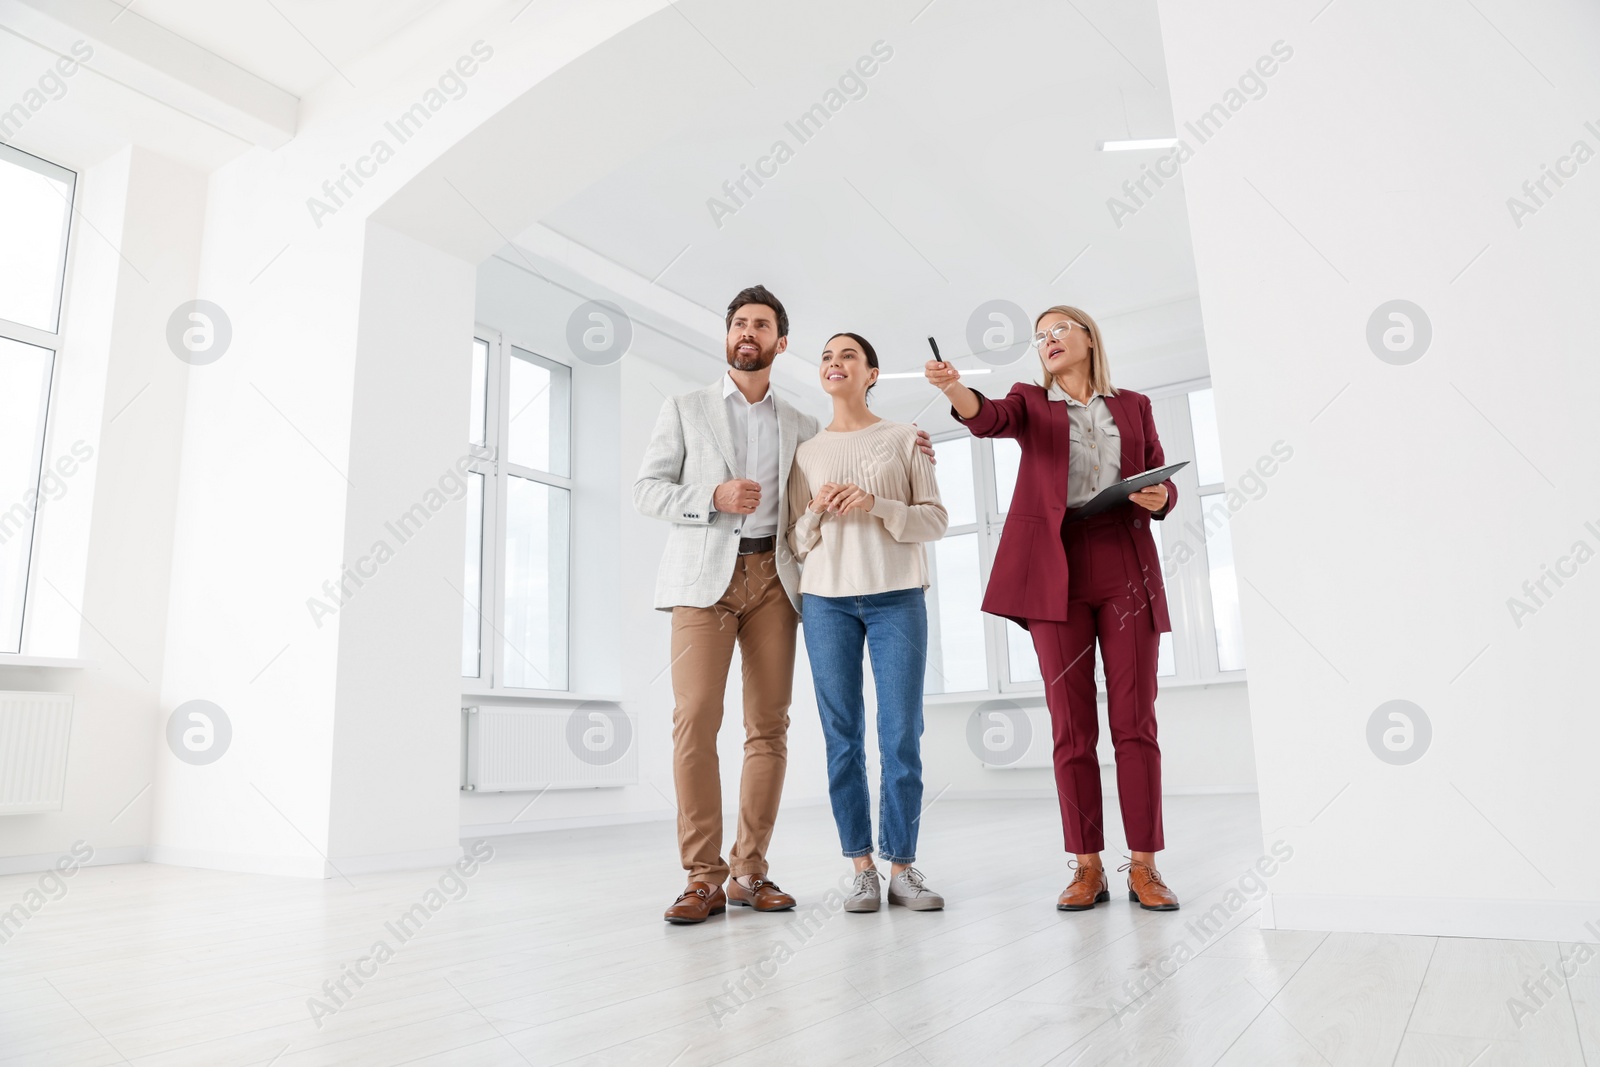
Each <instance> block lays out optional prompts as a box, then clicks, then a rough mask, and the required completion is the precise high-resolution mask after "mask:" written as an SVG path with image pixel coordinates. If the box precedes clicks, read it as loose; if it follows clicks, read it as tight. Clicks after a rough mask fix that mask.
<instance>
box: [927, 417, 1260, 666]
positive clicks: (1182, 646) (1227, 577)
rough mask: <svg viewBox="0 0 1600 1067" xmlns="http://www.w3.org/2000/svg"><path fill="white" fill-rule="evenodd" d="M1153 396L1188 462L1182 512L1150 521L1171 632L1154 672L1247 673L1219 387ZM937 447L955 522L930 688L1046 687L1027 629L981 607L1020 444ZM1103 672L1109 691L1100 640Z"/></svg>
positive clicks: (938, 605)
mask: <svg viewBox="0 0 1600 1067" xmlns="http://www.w3.org/2000/svg"><path fill="white" fill-rule="evenodd" d="M1150 396H1151V407H1152V409H1153V413H1154V415H1155V421H1156V431H1157V433H1159V434H1160V435H1161V444H1162V448H1163V449H1164V450H1165V452H1166V458H1167V462H1168V463H1176V462H1178V461H1179V460H1188V461H1189V466H1187V467H1185V468H1184V469H1183V470H1181V471H1179V472H1178V474H1177V476H1176V477H1175V478H1174V479H1173V480H1174V482H1175V483H1176V484H1177V486H1178V508H1177V510H1176V511H1175V512H1174V513H1173V514H1172V515H1171V516H1170V517H1169V518H1168V519H1166V520H1164V521H1162V522H1152V523H1151V524H1150V530H1151V533H1152V534H1154V535H1155V541H1156V549H1157V551H1158V552H1159V553H1160V555H1161V558H1162V560H1163V566H1162V574H1163V577H1164V579H1165V582H1166V589H1167V606H1168V609H1169V613H1170V615H1171V617H1172V632H1171V633H1165V634H1162V635H1161V645H1160V657H1159V660H1158V662H1157V667H1156V673H1157V675H1158V676H1159V677H1161V678H1162V679H1163V680H1165V681H1182V682H1205V681H1223V680H1228V679H1232V678H1240V677H1243V675H1242V673H1241V672H1242V671H1243V670H1244V640H1243V632H1242V627H1241V625H1240V617H1239V594H1238V588H1237V585H1236V581H1235V578H1234V571H1233V543H1232V540H1231V538H1230V537H1229V529H1228V521H1227V520H1228V515H1229V514H1230V512H1229V510H1228V508H1227V505H1226V503H1224V501H1225V497H1226V487H1225V485H1224V484H1223V475H1222V447H1221V444H1220V442H1219V440H1218V436H1217V419H1216V407H1215V404H1214V403H1213V400H1212V393H1211V390H1210V388H1209V387H1204V388H1193V387H1191V388H1182V387H1180V388H1175V389H1169V390H1164V391H1152V392H1151V394H1150ZM934 448H935V450H936V452H937V453H938V460H939V462H938V471H939V492H940V495H941V496H942V497H943V498H944V501H945V504H946V507H947V508H948V509H949V512H950V528H949V530H948V531H947V532H946V534H945V536H944V539H943V540H941V541H939V542H938V543H937V544H935V545H932V546H930V550H931V553H932V557H933V558H932V565H933V566H932V569H933V578H932V588H931V589H930V590H929V597H930V599H929V623H930V626H929V633H930V641H929V649H928V653H929V654H928V660H929V662H928V673H927V692H929V693H930V694H931V693H986V692H987V693H1017V692H1024V693H1025V692H1038V691H1039V690H1041V689H1042V688H1043V679H1042V678H1041V677H1040V672H1039V659H1038V656H1037V655H1036V654H1035V653H1034V650H1033V641H1032V639H1031V638H1030V637H1029V636H1028V634H1027V632H1026V631H1024V630H1023V629H1022V628H1021V627H1020V626H1017V625H1016V624H1015V623H1011V622H1007V621H1005V620H1003V619H997V618H994V617H992V616H988V615H983V614H981V613H980V611H979V604H980V603H981V601H982V599H983V589H984V586H985V584H986V583H987V582H988V579H989V569H990V567H991V565H992V563H993V561H994V552H995V549H996V548H997V547H998V546H999V544H1000V534H1001V532H1002V531H1003V530H1004V529H1005V519H1006V512H1007V511H1009V510H1010V507H1011V494H1012V491H1013V490H1014V489H1015V487H1016V482H1017V466H1018V463H1019V461H1020V459H1021V451H1020V449H1019V447H1018V445H1017V443H1016V442H1015V441H1013V440H1008V439H1003V438H992V439H987V440H980V439H978V438H975V437H972V436H971V435H969V434H967V433H964V432H962V433H958V434H955V435H951V436H948V437H944V438H941V439H940V440H938V441H936V442H935V443H934ZM1095 674H1096V677H1097V679H1099V681H1100V684H1101V686H1102V687H1104V684H1105V675H1104V671H1103V669H1102V666H1101V663H1100V654H1099V649H1098V648H1097V649H1096V650H1095Z"/></svg>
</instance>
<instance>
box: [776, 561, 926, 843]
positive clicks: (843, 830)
mask: <svg viewBox="0 0 1600 1067" xmlns="http://www.w3.org/2000/svg"><path fill="white" fill-rule="evenodd" d="M802 620H803V625H802V627H801V632H802V633H804V634H805V638H806V654H807V655H808V656H810V658H811V679H812V682H813V684H814V685H815V686H816V689H817V709H818V711H819V712H820V713H821V715H822V733H823V736H824V737H825V738H826V740H827V745H828V798H829V800H831V801H832V802H833V821H834V822H835V823H836V824H837V825H838V827H839V843H840V845H841V846H843V848H844V854H845V855H846V856H850V857H855V856H865V855H868V854H870V853H871V852H872V797H871V794H870V793H869V792H868V790H867V754H866V730H867V707H866V698H865V695H864V693H863V680H862V646H863V645H865V646H866V648H867V651H868V652H869V653H870V655H871V656H872V676H873V679H874V680H875V681H876V682H877V690H878V754H879V759H880V761H881V763H882V764H883V779H882V782H881V784H880V790H879V797H878V842H879V844H878V854H879V855H881V856H882V857H883V858H884V859H885V860H887V861H889V862H890V863H911V862H912V861H913V860H915V859H916V857H917V824H918V822H919V820H920V818H921V815H922V810H921V809H922V743H921V742H922V680H923V679H922V675H923V671H924V669H925V667H926V664H927V660H928V612H927V606H926V604H925V603H924V599H923V595H922V590H921V589H894V590H891V591H889V592H887V593H873V594H871V595H869V596H840V597H830V596H817V595H816V594H814V593H806V594H805V595H804V609H803V614H802Z"/></svg>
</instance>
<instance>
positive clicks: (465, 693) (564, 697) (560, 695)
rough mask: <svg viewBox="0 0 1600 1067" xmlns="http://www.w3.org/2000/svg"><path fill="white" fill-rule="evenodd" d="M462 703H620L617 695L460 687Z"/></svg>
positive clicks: (620, 698)
mask: <svg viewBox="0 0 1600 1067" xmlns="http://www.w3.org/2000/svg"><path fill="white" fill-rule="evenodd" d="M461 699H462V702H463V703H466V702H470V701H473V700H502V701H505V702H507V703H510V704H583V703H587V702H588V701H591V700H598V701H604V702H606V703H608V704H620V703H622V697H621V696H617V695H614V694H613V695H607V694H603V693H600V694H596V693H565V692H558V691H557V690H554V689H468V688H466V687H462V690H461Z"/></svg>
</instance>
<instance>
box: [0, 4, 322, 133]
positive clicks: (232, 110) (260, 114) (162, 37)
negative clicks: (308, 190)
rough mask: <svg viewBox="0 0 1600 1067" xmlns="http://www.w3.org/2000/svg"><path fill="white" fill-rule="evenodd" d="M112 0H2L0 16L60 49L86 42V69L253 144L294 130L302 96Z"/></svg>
mask: <svg viewBox="0 0 1600 1067" xmlns="http://www.w3.org/2000/svg"><path fill="white" fill-rule="evenodd" d="M131 6H132V4H129V5H127V6H126V7H125V6H124V5H123V4H120V3H117V2H115V0H0V24H3V25H5V26H6V27H7V28H8V29H10V30H12V31H13V32H15V33H16V34H17V35H19V36H22V37H25V38H28V39H30V40H32V41H34V42H36V43H38V44H39V45H41V46H43V47H44V48H47V49H49V50H50V51H53V52H55V53H57V54H58V55H63V56H73V55H74V53H73V51H72V46H73V45H74V44H76V43H78V42H84V43H87V44H88V45H89V47H90V48H92V49H93V50H94V55H93V57H92V58H90V59H89V60H88V62H86V63H85V64H84V66H85V67H87V68H88V69H90V70H92V71H95V72H97V73H99V74H103V75H105V76H106V77H107V78H110V79H112V80H113V81H116V82H119V83H121V84H123V85H126V86H127V87H128V88H130V89H133V90H135V91H137V92H140V93H143V94H144V95H146V96H148V97H150V98H152V99H154V100H158V101H160V102H162V103H164V104H167V105H169V106H170V107H172V108H175V109H176V110H178V111H180V112H182V113H184V114H187V115H191V116H193V117H194V118H196V119H199V120H201V121H203V122H206V123H208V124H210V125H212V126H215V127H217V128H219V129H222V130H226V131H227V132H228V133H231V134H233V135H234V136H236V137H239V138H242V139H243V140H245V141H248V142H250V143H251V144H257V145H261V146H262V147H264V148H268V149H273V148H278V147H279V146H281V145H283V144H285V143H287V142H288V141H289V140H291V139H292V138H293V137H294V135H295V128H296V123H297V119H298V115H299V110H300V101H299V99H298V98H297V97H295V96H294V95H293V94H292V93H289V92H286V91H285V90H283V89H280V88H278V87H277V86H276V85H273V84H272V83H270V82H267V81H264V80H262V79H261V78H258V77H256V76H255V75H254V74H251V73H250V72H249V71H246V70H243V69H241V68H239V67H236V66H234V65H233V64H232V63H229V62H228V61H227V60H225V59H223V58H221V57H220V56H218V55H215V54H214V53H212V52H208V51H207V50H206V49H204V48H201V47H200V46H199V45H197V44H195V43H194V42H192V41H188V40H185V39H184V38H182V37H179V36H178V35H177V34H175V33H173V32H172V31H171V30H168V29H166V28H164V27H162V26H159V25H157V24H156V23H154V22H151V21H149V20H148V19H144V18H141V17H140V16H139V13H138V12H137V11H130V10H127V7H131Z"/></svg>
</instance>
